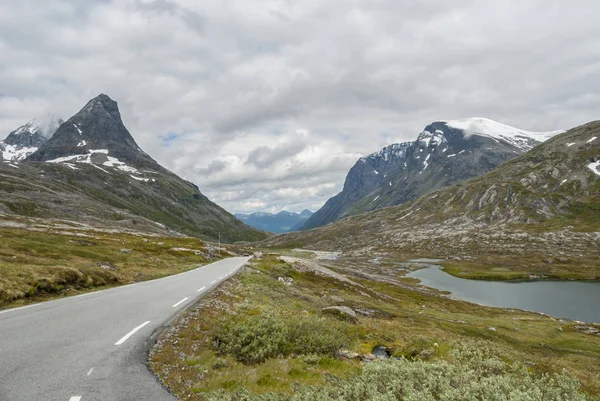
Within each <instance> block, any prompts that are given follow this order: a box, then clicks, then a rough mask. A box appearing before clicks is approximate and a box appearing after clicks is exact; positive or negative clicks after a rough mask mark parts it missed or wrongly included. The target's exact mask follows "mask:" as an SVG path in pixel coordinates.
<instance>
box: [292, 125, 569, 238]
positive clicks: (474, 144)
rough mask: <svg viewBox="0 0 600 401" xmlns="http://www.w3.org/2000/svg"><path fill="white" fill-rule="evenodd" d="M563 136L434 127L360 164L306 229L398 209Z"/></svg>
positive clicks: (502, 128) (507, 129) (472, 127)
mask: <svg viewBox="0 0 600 401" xmlns="http://www.w3.org/2000/svg"><path fill="white" fill-rule="evenodd" d="M561 132H563V131H552V132H530V131H525V130H521V129H518V128H514V127H510V126H508V125H505V124H501V123H498V122H495V121H492V120H489V119H485V118H469V119H463V120H451V121H438V122H434V123H431V124H429V125H428V126H427V127H425V129H424V130H423V131H422V132H421V133H420V134H419V135H418V137H417V139H416V140H415V141H414V142H404V143H398V144H393V145H389V146H386V147H385V148H383V149H382V150H380V151H378V152H375V153H372V154H370V155H369V156H366V157H363V158H361V159H359V160H358V161H357V162H356V164H355V165H354V167H352V169H350V171H349V173H348V175H347V177H346V181H345V183H344V189H343V191H342V192H340V193H339V194H338V195H336V196H334V197H333V198H331V199H329V200H328V201H327V202H326V203H325V205H324V206H323V207H322V208H321V209H320V210H319V211H317V212H316V213H315V214H314V215H313V216H312V217H311V218H310V219H309V220H308V221H307V222H306V224H305V225H304V226H303V227H302V229H309V228H315V227H320V226H323V225H325V224H328V223H331V222H333V221H336V220H339V219H341V218H344V217H347V216H351V215H356V214H360V213H364V212H366V211H370V210H374V209H379V208H382V207H387V206H392V205H399V204H402V203H404V202H407V201H410V200H413V199H416V198H418V197H419V196H421V195H424V194H427V193H429V192H432V191H435V190H437V189H440V188H443V187H446V186H449V185H454V184H456V183H459V182H461V181H464V180H467V179H470V178H473V177H477V176H479V175H481V174H483V173H486V172H487V171H489V170H491V169H493V168H495V167H496V166H498V165H499V164H501V163H503V162H505V161H508V160H510V159H513V158H515V157H516V156H518V155H520V154H523V153H525V152H527V151H528V150H530V149H532V148H533V147H534V146H537V145H538V144H540V143H542V142H544V141H545V140H547V139H549V138H551V137H553V136H555V135H558V134H560V133H561Z"/></svg>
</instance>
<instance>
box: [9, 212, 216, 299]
mask: <svg viewBox="0 0 600 401" xmlns="http://www.w3.org/2000/svg"><path fill="white" fill-rule="evenodd" d="M217 257H218V253H217V251H216V250H215V249H214V248H213V247H212V246H211V245H210V244H207V243H205V242H202V241H200V240H198V239H196V238H189V237H162V236H158V235H148V234H140V233H133V232H130V233H124V232H118V231H116V230H104V231H102V230H89V229H81V226H80V225H79V224H75V223H73V224H72V225H71V226H69V224H68V222H65V221H61V223H60V224H54V225H52V224H50V223H48V222H45V223H44V224H40V223H39V222H37V223H32V221H31V220H30V219H29V218H25V217H14V216H13V217H11V218H8V217H5V218H4V219H2V220H0V308H6V307H9V306H19V305H23V304H26V303H30V302H37V301H41V300H47V299H51V298H56V297H61V296H67V295H74V294H78V293H82V292H87V291H95V290H98V289H103V288H107V287H111V286H118V285H124V284H131V283H135V282H139V281H145V280H151V279H155V278H161V277H165V276H168V275H171V274H176V273H181V272H184V271H186V270H190V269H193V268H196V267H198V266H200V265H203V264H205V263H207V262H210V261H214V260H216V258H217Z"/></svg>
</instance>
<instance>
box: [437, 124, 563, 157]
mask: <svg viewBox="0 0 600 401" xmlns="http://www.w3.org/2000/svg"><path fill="white" fill-rule="evenodd" d="M445 123H446V125H447V126H448V127H451V128H456V129H460V130H463V131H464V132H465V134H466V135H467V136H471V135H479V136H485V137H488V138H492V139H496V140H501V141H505V142H508V143H510V144H511V145H513V146H516V147H517V148H519V149H521V150H524V151H528V150H530V149H532V148H533V147H534V145H532V144H531V143H530V141H531V140H532V139H533V140H535V141H538V142H545V141H547V140H548V139H550V138H552V137H554V136H556V135H558V134H562V133H563V132H565V131H562V130H560V131H549V132H532V131H525V130H522V129H519V128H515V127H511V126H509V125H506V124H502V123H499V122H496V121H493V120H490V119H488V118H481V117H477V118H465V119H462V120H450V121H445Z"/></svg>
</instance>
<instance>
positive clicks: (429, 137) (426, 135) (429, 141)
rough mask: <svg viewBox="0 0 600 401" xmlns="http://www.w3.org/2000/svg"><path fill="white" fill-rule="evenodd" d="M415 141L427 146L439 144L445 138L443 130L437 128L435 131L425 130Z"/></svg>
mask: <svg viewBox="0 0 600 401" xmlns="http://www.w3.org/2000/svg"><path fill="white" fill-rule="evenodd" d="M417 142H418V143H422V144H423V145H425V147H427V148H428V147H429V146H432V147H433V146H439V145H440V144H442V143H443V142H446V138H444V132H443V131H441V130H439V129H438V130H435V132H429V131H427V130H425V131H423V132H421V133H420V134H419V137H418V138H417Z"/></svg>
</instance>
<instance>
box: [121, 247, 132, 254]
mask: <svg viewBox="0 0 600 401" xmlns="http://www.w3.org/2000/svg"><path fill="white" fill-rule="evenodd" d="M121 253H131V249H125V248H123V249H121Z"/></svg>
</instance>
